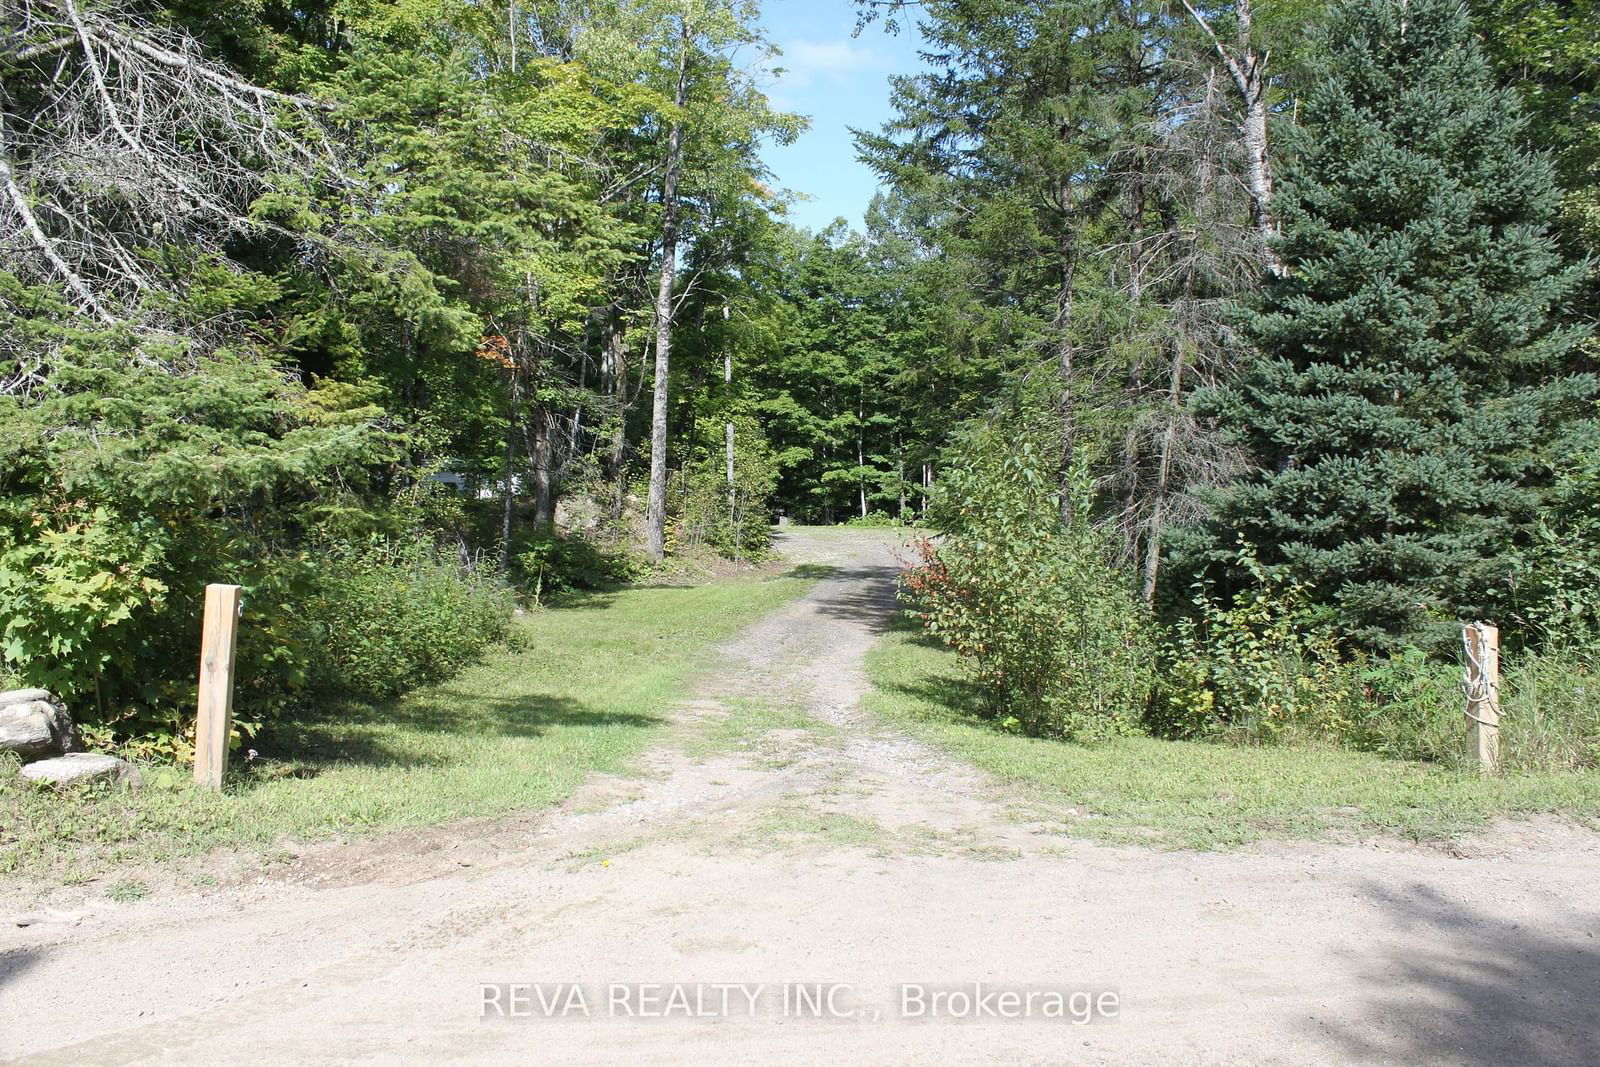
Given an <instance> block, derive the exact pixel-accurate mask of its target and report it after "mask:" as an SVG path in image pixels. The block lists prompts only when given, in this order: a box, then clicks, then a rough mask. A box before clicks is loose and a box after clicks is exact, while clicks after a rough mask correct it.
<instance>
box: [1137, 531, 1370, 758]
mask: <svg viewBox="0 0 1600 1067" xmlns="http://www.w3.org/2000/svg"><path fill="white" fill-rule="evenodd" d="M1236 562H1237V564H1238V566H1239V568H1240V569H1241V570H1242V571H1243V572H1244V573H1246V574H1248V575H1249V576H1250V578H1251V581H1250V582H1249V583H1248V584H1247V585H1245V586H1244V587H1243V588H1241V589H1240V590H1239V592H1237V593H1235V594H1234V595H1233V596H1232V597H1231V598H1230V599H1229V600H1228V601H1227V602H1226V603H1223V602H1221V601H1220V600H1219V599H1218V598H1217V596H1216V594H1215V591H1214V589H1213V588H1212V586H1211V585H1210V583H1209V581H1208V580H1207V579H1201V580H1200V581H1199V582H1197V583H1196V584H1195V586H1194V596H1193V598H1192V600H1191V604H1192V605H1193V608H1194V611H1193V613H1192V614H1190V615H1188V616H1185V617H1183V618H1181V619H1179V620H1178V621H1177V622H1176V624H1175V625H1174V626H1173V627H1172V629H1171V631H1170V633H1169V635H1168V639H1167V642H1166V648H1165V655H1164V657H1163V664H1162V666H1163V670H1162V678H1161V683H1160V685H1159V687H1158V689H1157V693H1156V699H1155V700H1153V701H1152V702H1151V711H1150V722H1151V725H1152V727H1153V728H1154V729H1155V731H1156V732H1158V733H1162V734H1166V735H1169V736H1178V737H1208V736H1215V735H1219V734H1225V733H1232V734H1235V735H1237V736H1240V737H1243V738H1247V739H1250V740H1272V739H1275V738H1277V737H1279V736H1280V735H1282V734H1284V733H1285V732H1287V731H1290V730H1294V731H1296V732H1305V731H1309V732H1312V733H1317V734H1322V735H1327V736H1334V737H1338V736H1341V735H1342V734H1343V733H1344V732H1345V730H1346V729H1347V727H1348V725H1349V723H1348V716H1349V715H1350V713H1351V696H1352V693H1351V677H1350V675H1349V673H1348V671H1347V669H1346V667H1345V664H1344V663H1343V662H1342V661H1341V658H1340V656H1339V652H1338V648H1337V646H1336V644H1335V642H1334V640H1333V639H1332V637H1331V636H1329V635H1327V634H1325V633H1323V632H1322V631H1320V630H1319V629H1318V628H1317V627H1316V626H1315V625H1314V624H1313V620H1312V617H1311V610H1310V608H1309V606H1308V604H1307V599H1306V595H1305V589H1304V587H1302V586H1300V585H1297V584H1293V583H1290V582H1287V581H1285V580H1283V579H1280V578H1277V577H1274V576H1273V575H1272V574H1270V573H1269V572H1268V571H1267V570H1266V569H1265V568H1264V567H1262V566H1261V563H1260V561H1259V560H1257V558H1256V555H1255V552H1254V550H1253V549H1252V548H1251V546H1250V545H1248V544H1247V543H1245V542H1244V541H1243V540H1242V539H1241V540H1240V542H1239V546H1238V548H1237V550H1236Z"/></svg>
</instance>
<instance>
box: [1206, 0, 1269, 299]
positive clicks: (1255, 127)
mask: <svg viewBox="0 0 1600 1067" xmlns="http://www.w3.org/2000/svg"><path fill="white" fill-rule="evenodd" d="M1183 9H1184V10H1185V11H1187V12H1188V13H1189V17H1190V18H1191V19H1193V20H1194V22H1195V25H1197V26H1199V27H1200V29H1201V30H1202V31H1203V32H1204V33H1205V35H1206V38H1207V39H1208V40H1209V41H1210V42H1211V47H1212V49H1213V51H1215V53H1216V56H1217V58H1218V59H1219V60H1221V62H1222V65H1223V67H1224V68H1226V70H1227V72H1228V76H1229V78H1230V79H1231V80H1232V81H1233V86H1234V89H1235V90H1236V91H1237V92H1238V94H1239V101H1240V103H1241V104H1242V105H1243V108H1244V115H1243V117H1242V119H1241V120H1240V124H1239V130H1240V140H1241V142H1242V144H1243V147H1244V153H1245V180H1246V183H1247V185H1248V187H1249V190H1250V220H1251V222H1252V223H1253V224H1254V226H1255V229H1256V233H1257V235H1258V237H1259V239H1260V247H1259V254H1260V256H1261V262H1262V265H1264V266H1265V267H1266V268H1267V270H1268V271H1270V272H1272V273H1273V274H1282V273H1283V269H1284V268H1283V261H1282V260H1281V259H1280V258H1279V257H1278V252H1277V250H1276V249H1275V248H1274V247H1273V245H1272V242H1273V239H1274V238H1275V237H1276V236H1277V233H1278V225H1277V220H1276V218H1275V216H1274V215H1273V213H1272V150H1271V146H1270V144H1269V143H1268V140H1267V60H1268V55H1267V53H1266V52H1264V51H1262V50H1260V49H1258V48H1257V47H1256V42H1255V32H1254V10H1253V8H1252V5H1251V0H1236V2H1235V4H1234V11H1233V20H1234V27H1235V33H1234V39H1233V40H1232V41H1224V40H1223V39H1222V38H1221V37H1220V36H1219V35H1218V34H1217V32H1216V30H1215V29H1213V28H1212V25H1211V23H1210V21H1208V20H1207V18H1206V16H1205V15H1204V13H1202V12H1201V11H1200V9H1199V8H1197V7H1195V5H1194V3H1192V2H1191V0H1183Z"/></svg>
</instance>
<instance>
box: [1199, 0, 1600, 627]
mask: <svg viewBox="0 0 1600 1067" xmlns="http://www.w3.org/2000/svg"><path fill="white" fill-rule="evenodd" d="M1402 27H1403V29H1402ZM1322 53H1323V63H1322V67H1321V70H1320V74H1319V77H1318V80H1317V83H1316V84H1315V85H1314V86H1313V87H1312V89H1311V91H1310V92H1309V94H1308V95H1307V96H1306V98H1305V100H1304V103H1303V106H1302V108H1301V115H1302V120H1303V123H1304V128H1303V130H1300V131H1297V132H1296V133H1295V134H1294V136H1293V138H1292V140H1291V141H1290V143H1289V146H1288V147H1289V152H1288V155H1287V156H1286V158H1285V160H1284V167H1283V169H1282V171H1281V177H1282V182H1281V187H1280V190H1279V193H1278V195H1277V199H1276V201H1275V202H1276V204H1277V205H1278V211H1279V213H1280V214H1281V218H1282V225H1283V240H1282V244H1281V252H1282V255H1283V258H1284V260H1285V262H1286V263H1287V264H1288V268H1289V269H1288V272H1287V273H1286V274H1285V275H1284V276H1282V277H1275V278H1272V279H1269V280H1268V282H1267V283H1266V285H1265V286H1264V288H1263V289H1262V291H1261V295H1260V298H1259V300H1258V301H1256V303H1255V304H1254V305H1253V306H1252V307H1251V308H1250V309H1249V311H1248V314H1246V316H1245V322H1244V325H1245V330H1246V333H1247V334H1248V336H1249V337H1250V338H1251V339H1252V340H1253V341H1254V342H1255V343H1256V344H1257V345H1258V346H1259V347H1260V349H1261V356H1260V358H1258V359H1257V360H1255V362H1254V363H1253V364H1252V365H1251V366H1250V367H1248V368H1247V370H1246V372H1245V373H1244V375H1243V376H1242V377H1241V378H1240V379H1239V380H1238V381H1237V382H1235V383H1233V384H1231V385H1229V386H1227V387H1225V388H1223V389H1221V390H1219V391H1217V392H1216V393H1214V394H1213V395H1212V396H1211V397H1210V398H1208V400H1207V403H1206V405H1205V406H1206V408H1207V410H1209V411H1210V412H1212V413H1214V414H1215V415H1216V416H1217V417H1218V418H1219V419H1220V420H1221V422H1222V424H1223V425H1224V426H1225V427H1226V428H1228V429H1229V430H1230V431H1231V432H1232V433H1233V435H1234V436H1235V437H1236V439H1237V440H1238V441H1239V442H1240V443H1241V444H1243V445H1244V446H1245V447H1246V448H1247V449H1248V451H1249V452H1250V454H1251V455H1252V456H1253V458H1254V459H1255V461H1256V463H1257V464H1258V470H1257V471H1256V473H1254V474H1253V475H1251V476H1250V477H1248V478H1246V479H1244V480H1242V481H1241V482H1239V483H1237V484H1236V485H1234V486H1231V487H1230V488H1229V489H1228V490H1227V492H1226V493H1225V494H1224V496H1223V497H1222V499H1221V500H1220V502H1219V506H1218V510H1217V521H1216V523H1215V524H1214V526H1213V527H1212V529H1211V531H1210V532H1209V534H1208V535H1207V537H1208V539H1207V541H1206V544H1205V548H1204V551H1205V552H1206V553H1208V556H1207V557H1206V564H1207V565H1209V566H1212V567H1214V568H1218V569H1225V568H1226V563H1227V559H1226V557H1227V554H1228V551H1229V545H1230V543H1231V542H1232V540H1233V538H1234V536H1235V534H1236V533H1237V532H1242V533H1243V534H1244V535H1245V537H1246V538H1247V539H1248V540H1249V541H1250V543H1251V544H1252V545H1253V546H1254V547H1255V549H1256V551H1257V553H1258V554H1259V556H1260V559H1261V561H1262V563H1263V564H1264V565H1266V566H1267V567H1268V568H1269V569H1270V570H1272V571H1273V572H1282V573H1283V574H1285V575H1287V576H1290V578H1291V580H1292V581H1294V582H1297V583H1301V584H1303V585H1305V587H1306V590H1307V594H1308V595H1309V597H1310V598H1311V599H1312V601H1313V602H1314V603H1315V604H1317V605H1319V606H1323V607H1325V608H1326V609H1327V610H1326V612H1325V617H1324V620H1323V621H1325V623H1326V624H1327V625H1328V626H1330V627H1336V628H1337V629H1338V630H1339V632H1340V633H1341V635H1343V636H1344V638H1345V639H1346V640H1348V641H1349V642H1350V643H1352V644H1354V645H1357V646H1363V647H1369V648H1396V647H1400V646H1403V645H1405V644H1407V643H1410V642H1418V643H1421V644H1423V645H1425V646H1427V647H1430V648H1443V647H1448V646H1449V645H1450V643H1451V642H1452V641H1453V638H1454V628H1455V625H1456V620H1458V619H1468V618H1473V617H1497V616H1498V615H1499V614H1500V613H1501V612H1503V611H1504V610H1505V609H1506V608H1507V607H1508V606H1509V605H1510V604H1512V603H1513V595H1512V590H1513V582H1514V578H1515V575H1514V573H1513V570H1512V555H1511V550H1512V549H1514V548H1515V547H1516V546H1518V545H1523V544H1525V543H1527V541H1528V540H1529V538H1530V537H1531V534H1532V531H1533V528H1534V526H1535V522H1536V518H1537V513H1538V509H1539V508H1540V506H1541V499H1542V490H1543V483H1544V482H1545V481H1546V479H1547V471H1548V470H1549V468H1550V466H1551V464H1552V460H1553V458H1554V457H1555V456H1556V455H1557V454H1559V452H1560V450H1561V448H1562V447H1563V443H1564V440H1565V438H1566V437H1567V435H1568V434H1569V433H1570V430H1571V428H1572V426H1573V425H1574V424H1575V421H1576V419H1577V418H1578V417H1579V416H1581V415H1582V414H1583V412H1584V408H1585V406H1586V402H1587V398H1588V397H1589V396H1590V395H1592V393H1593V392H1594V382H1593V380H1592V379H1591V378H1590V377H1589V376H1587V375H1574V374H1572V373H1571V372H1570V368H1571V366H1572V359H1573V354H1574V346H1575V344H1576V343H1577V342H1578V341H1579V339H1580V338H1581V336H1582V332H1581V331H1579V330H1577V329H1573V328H1569V327H1565V326H1563V325H1561V324H1560V321H1559V312H1560V310H1561V308H1562V305H1563V302H1564V301H1565V300H1566V299H1567V298H1568V296H1569V295H1570V294H1571V292H1572V291H1573V287H1574V285H1575V284H1576V283H1577V281H1578V280H1579V278H1580V276H1581V273H1582V272H1581V270H1579V269H1577V268H1573V267H1570V266H1567V265H1565V264H1563V262H1562V257H1561V256H1560V254H1559V252H1558V249H1557V247H1556V245H1555V243H1554V241H1553V240H1552V238H1551V237H1550V235H1549V232H1548V225H1549V223H1550V221H1551V219H1552V218H1553V213H1554V210H1555V207H1556V204H1557V199H1558V193H1557V190H1556V187H1555V185H1554V182H1553V180H1552V173H1551V167H1550V164H1549V162H1548V161H1547V160H1546V159H1545V158H1544V157H1542V156H1540V155H1538V154H1536V153H1533V152H1530V151H1528V150H1527V148H1526V147H1525V146H1524V144H1523V134H1524V130H1525V125H1524V122H1523V119H1522V117H1521V115H1520V113H1519V108H1518V103H1517V100H1516V98H1515V96H1514V94H1512V93H1510V92H1507V91H1504V90H1498V89H1496V88H1495V87H1494V84H1493V79H1492V77H1491V72H1490V70H1489V67H1488V65H1487V63H1486V62H1485V60H1484V58H1483V56H1482V54H1481V53H1480V51H1479V49H1478V47H1477V46H1476V45H1475V44H1474V42H1473V39H1472V37H1471V34H1470V32H1469V29H1468V26H1467V22H1466V17H1465V14H1464V13H1463V11H1462V9H1461V8H1460V6H1459V5H1457V4H1455V3H1454V2H1452V0H1413V2H1410V3H1400V2H1398V0H1361V2H1351V3H1344V4H1341V5H1340V6H1339V7H1337V8H1336V9H1335V12H1334V14H1333V16H1332V23H1331V25H1330V26H1329V28H1328V29H1327V32H1326V35H1325V37H1324V44H1323V48H1322ZM1190 558H1191V560H1192V558H1193V557H1190ZM1233 577H1234V579H1235V580H1237V581H1248V576H1245V575H1241V574H1238V573H1237V572H1235V573H1234V575H1233Z"/></svg>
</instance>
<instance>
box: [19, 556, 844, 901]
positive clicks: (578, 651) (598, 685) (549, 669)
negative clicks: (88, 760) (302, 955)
mask: <svg viewBox="0 0 1600 1067" xmlns="http://www.w3.org/2000/svg"><path fill="white" fill-rule="evenodd" d="M811 584H812V582H811V580H810V579H808V578H804V577H789V576H786V577H781V578H768V579H765V580H737V581H725V582H718V583H715V584H712V585H706V586H700V587H695V588H634V589H623V590H619V591H615V592H608V593H603V594H594V595H588V596H583V597H576V598H572V599H571V600H569V601H568V602H567V603H566V604H565V605H564V606H562V607H559V608H554V609H550V610H546V611H540V612H536V613H533V614H531V615H529V616H527V617H525V618H522V619H519V620H518V621H517V623H516V624H515V629H514V633H513V640H512V642H511V644H510V647H507V648H501V649H497V650H495V651H494V652H492V653H491V654H490V655H489V656H488V657H487V658H486V659H485V660H484V661H483V662H482V663H479V664H477V665H475V666H472V667H469V668H467V669H466V670H464V671H462V672H461V673H460V674H458V675H457V676H456V677H455V678H453V679H451V680H450V681H448V682H445V683H443V684H440V685H435V686H430V687H428V688H425V689H422V690H418V691H416V692H414V693H412V694H410V695H408V696H406V697H403V698H401V699H400V700H397V701H394V702H391V703H388V704H384V705H378V706H373V705H362V704H336V705H332V706H328V707H325V708H323V709H320V713H319V714H317V715H314V716H307V717H304V718H301V719H299V720H297V721H294V722H289V723H284V724H281V725H280V726H279V727H277V728H276V729H275V730H274V731H273V732H272V733H271V734H269V735H267V736H264V737H263V738H262V739H261V740H260V741H259V742H256V743H255V747H256V748H257V749H258V750H259V752H260V756H259V757H258V758H256V759H255V760H253V761H251V762H250V763H249V764H248V765H247V766H243V767H237V769H236V771H235V773H233V774H231V775H230V777H229V780H228V782H227V784H226V788H225V789H224V791H223V793H221V794H220V795H217V794H210V793H206V792H203V791H200V790H197V789H195V788H193V787H192V786H191V785H189V784H188V775H187V773H186V772H185V771H184V770H183V769H181V768H145V778H146V782H147V788H145V789H144V790H142V791H140V792H133V793H130V792H120V791H111V792H108V791H93V790H79V791H71V792H64V793H53V792H49V791H46V790H41V789H38V788H36V787H34V786H32V785H31V784H30V783H27V782H25V781H23V780H22V779H20V778H19V777H18V776H17V775H16V772H15V765H14V763H13V764H12V765H11V766H9V767H8V766H4V765H0V873H10V874H22V875H26V876H35V877H52V878H55V879H58V880H60V881H63V882H81V881H82V880H83V879H84V878H86V877H88V876H90V875H92V874H96V873H98V872H100V871H103V870H105V869H108V868H110V867H112V866H114V865H116V864H118V863H123V862H142V861H159V860H165V859H169V858H172V857H176V856H184V855H194V854H197V853H201V852H205V851H207V850H209V849H213V848H217V847H219V846H239V847H244V848H250V849H256V850H260V851H268V850H271V849H272V848H274V847H275V845H276V844H277V843H278V842H281V841H283V840H285V839H289V840H315V839H317V838H325V837H328V836H331V835H335V834H340V835H357V834H368V833H374V832H377V831H382V830H394V829H402V828H408V827H410V828H414V827H422V826H428V825H433V824H437V823H442V822H448V821H451V820H454V819H461V818H467V817H473V816H495V815H502V814H505V813H508V812H513V811H521V810H528V809H538V808H543V807H547V806H549V805H552V804H555V803H558V802H560V801H561V800H563V799H564V798H566V797H567V796H568V795H569V794H570V793H571V792H572V791H573V789H574V788H576V786H577V785H578V784H579V783H580V782H581V781H582V780H583V778H584V777H585V776H586V775H588V774H589V773H590V772H591V771H620V770H624V769H625V768H626V767H627V766H628V763H629V761H630V760H631V758H632V757H633V756H635V755H636V754H637V753H638V752H639V751H640V750H641V749H642V748H643V747H644V746H645V745H646V744H648V743H650V742H651V741H654V740H657V739H658V738H659V737H660V736H661V733H662V727H664V726H665V718H664V714H665V711H666V709H667V707H668V706H669V705H670V704H671V703H672V702H673V701H674V700H676V699H679V698H680V697H681V696H682V695H683V691H684V688H685V685H686V683H687V681H688V679H689V677H690V675H691V674H692V673H693V672H694V671H695V670H696V669H697V668H699V667H701V666H703V665H704V664H705V663H706V662H707V659H708V657H709V656H710V655H711V652H712V649H713V648H714V647H715V646H716V644H717V643H718V642H720V641H722V640H724V639H726V638H728V637H730V636H731V635H732V634H734V633H735V632H736V631H738V630H739V629H740V628H742V627H743V626H745V625H747V624H748V623H750V622H753V621H754V620H756V619H758V618H760V617H761V616H762V615H765V614H766V613H768V612H769V611H771V610H773V609H774V608H776V607H777V606H779V605H780V604H782V603H784V602H785V601H787V600H789V599H791V598H793V597H796V596H798V595H800V594H802V593H803V592H805V591H806V590H807V589H808V588H810V586H811ZM238 762H239V761H238V760H237V757H236V764H237V763H238Z"/></svg>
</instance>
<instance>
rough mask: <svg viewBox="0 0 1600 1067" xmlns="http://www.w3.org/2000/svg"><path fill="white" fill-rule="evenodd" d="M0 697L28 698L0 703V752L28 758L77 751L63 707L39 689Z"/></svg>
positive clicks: (5, 694)
mask: <svg viewBox="0 0 1600 1067" xmlns="http://www.w3.org/2000/svg"><path fill="white" fill-rule="evenodd" d="M41 694H42V695H41ZM0 696H5V697H28V698H29V699H27V700H0V751H3V752H15V753H16V754H17V755H19V756H21V757H22V758H23V759H28V758H30V757H34V756H49V755H53V754H55V753H57V752H72V751H75V750H76V749H77V748H78V737H77V733H76V732H75V731H74V730H73V728H72V718H71V716H69V715H68V714H67V708H66V705H64V704H62V703H61V702H60V701H59V700H56V699H54V698H52V697H51V696H50V694H49V693H46V692H45V691H44V690H43V689H16V690H12V691H11V692H10V693H4V694H0Z"/></svg>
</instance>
